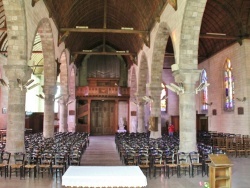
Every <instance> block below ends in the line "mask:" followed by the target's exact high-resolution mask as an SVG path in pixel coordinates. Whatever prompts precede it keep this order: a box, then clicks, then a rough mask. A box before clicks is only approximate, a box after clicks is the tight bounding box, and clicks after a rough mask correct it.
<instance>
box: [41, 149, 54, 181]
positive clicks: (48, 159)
mask: <svg viewBox="0 0 250 188" xmlns="http://www.w3.org/2000/svg"><path fill="white" fill-rule="evenodd" d="M52 160H53V158H52V155H51V154H47V153H46V154H43V155H42V156H41V164H39V165H38V172H39V173H41V174H42V178H43V173H44V172H48V174H50V171H51V167H52Z"/></svg>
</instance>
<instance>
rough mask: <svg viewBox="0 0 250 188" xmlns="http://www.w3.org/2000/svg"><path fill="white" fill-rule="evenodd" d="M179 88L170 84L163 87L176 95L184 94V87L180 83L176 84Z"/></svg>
mask: <svg viewBox="0 0 250 188" xmlns="http://www.w3.org/2000/svg"><path fill="white" fill-rule="evenodd" d="M178 85H179V86H177V85H175V84H173V83H170V85H167V84H166V85H165V86H166V87H167V88H168V89H170V90H171V91H173V92H175V93H176V94H177V95H179V94H182V93H184V87H183V84H182V83H179V84H178Z"/></svg>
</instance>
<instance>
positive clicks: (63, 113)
mask: <svg viewBox="0 0 250 188" xmlns="http://www.w3.org/2000/svg"><path fill="white" fill-rule="evenodd" d="M58 102H59V132H67V131H68V124H67V106H66V102H67V99H66V98H65V97H62V98H61V99H59V101H58Z"/></svg>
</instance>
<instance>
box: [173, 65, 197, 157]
mask: <svg viewBox="0 0 250 188" xmlns="http://www.w3.org/2000/svg"><path fill="white" fill-rule="evenodd" d="M174 76H175V81H176V82H177V83H182V84H183V87H184V93H181V94H180V95H179V112H180V114H179V118H180V120H179V122H180V124H179V136H180V145H179V151H180V152H186V153H189V152H191V151H197V141H196V109H195V85H196V82H197V81H198V79H199V76H200V70H180V71H177V72H174Z"/></svg>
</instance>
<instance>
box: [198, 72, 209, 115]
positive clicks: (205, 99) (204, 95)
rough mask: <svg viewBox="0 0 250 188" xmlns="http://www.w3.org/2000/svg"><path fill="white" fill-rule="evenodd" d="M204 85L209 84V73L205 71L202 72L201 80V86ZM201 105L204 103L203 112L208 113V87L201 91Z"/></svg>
mask: <svg viewBox="0 0 250 188" xmlns="http://www.w3.org/2000/svg"><path fill="white" fill-rule="evenodd" d="M202 83H207V72H206V70H205V69H203V70H202V72H201V78H200V84H202ZM201 103H202V107H201V108H202V109H201V110H202V111H207V108H208V105H207V104H208V92H207V87H205V88H204V89H203V90H202V91H201Z"/></svg>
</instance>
